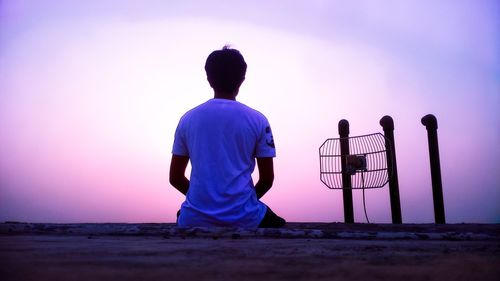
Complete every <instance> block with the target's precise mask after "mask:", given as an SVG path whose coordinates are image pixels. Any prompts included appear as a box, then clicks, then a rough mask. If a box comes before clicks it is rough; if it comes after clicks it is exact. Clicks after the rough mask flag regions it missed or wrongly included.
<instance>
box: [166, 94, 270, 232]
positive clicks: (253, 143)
mask: <svg viewBox="0 0 500 281" xmlns="http://www.w3.org/2000/svg"><path fill="white" fill-rule="evenodd" d="M172 152H173V154H175V155H184V156H189V158H190V160H191V163H192V170H191V176H190V185H189V191H188V193H187V195H186V201H185V202H184V203H183V205H182V207H181V215H180V217H179V225H180V226H203V225H206V226H210V225H221V226H224V225H231V226H240V227H257V226H258V225H259V222H260V221H261V220H262V219H263V217H264V215H265V212H266V206H265V205H264V204H262V203H261V202H260V201H259V200H258V198H257V196H256V194H255V190H254V184H253V182H252V177H251V174H252V172H253V170H254V168H255V157H274V156H275V154H276V152H275V149H274V143H273V141H272V133H271V130H270V126H269V123H268V121H267V119H266V118H265V117H264V115H262V114H261V113H259V112H258V111H255V110H253V109H251V108H250V107H248V106H246V105H244V104H241V103H239V102H237V101H234V100H228V99H211V100H209V101H207V102H206V103H203V104H201V105H199V106H197V107H196V108H194V109H192V110H190V111H188V112H187V113H186V114H185V115H184V116H183V117H182V118H181V121H180V122H179V126H178V128H177V130H176V135H175V141H174V148H173V151H172Z"/></svg>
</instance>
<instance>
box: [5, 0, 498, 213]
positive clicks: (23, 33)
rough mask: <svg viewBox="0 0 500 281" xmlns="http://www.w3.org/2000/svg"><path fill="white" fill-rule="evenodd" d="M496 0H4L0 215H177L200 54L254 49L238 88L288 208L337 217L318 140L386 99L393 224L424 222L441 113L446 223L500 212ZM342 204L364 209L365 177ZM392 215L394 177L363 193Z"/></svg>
mask: <svg viewBox="0 0 500 281" xmlns="http://www.w3.org/2000/svg"><path fill="white" fill-rule="evenodd" d="M499 3H500V2H498V1H493V0H492V1H488V0H479V1H475V0H470V1H465V0H464V1H454V0H443V1H431V0H428V1H404V0H403V1H375V0H373V1H368V0H366V1H327V0H324V1H319V0H313V1H284V0H276V1H201V0H199V1H195V0H191V1H174V0H172V1H138V0H137V1H124V0H119V1H118V0H104V1H98V0H91V1H76V0H75V1H55V0H54V1H49V0H40V1H35V0H33V1H29V0H26V1H15V0H2V1H0V221H5V220H15V221H30V222H173V221H174V220H175V212H176V211H177V210H178V208H179V206H180V204H181V203H182V201H183V196H182V195H181V194H180V193H179V192H178V191H176V190H175V189H174V188H172V187H171V186H170V185H169V183H168V170H169V162H170V157H171V146H172V142H173V134H174V130H175V126H176V125H177V122H178V120H179V118H180V117H181V115H182V114H183V113H184V112H185V111H187V110H188V109H190V108H192V107H194V106H196V105H197V104H199V103H202V102H204V101H206V100H208V99H209V98H211V97H212V91H211V89H210V87H209V85H208V83H207V82H206V76H205V73H204V70H203V66H204V63H205V59H206V57H207V56H208V54H209V53H210V52H211V51H213V50H215V49H219V48H221V47H222V46H223V45H225V44H231V45H232V46H233V47H234V48H237V49H239V50H240V51H241V52H242V54H243V55H244V57H245V59H246V61H247V63H248V72H247V76H246V81H245V82H244V84H243V86H242V88H241V90H240V94H239V96H238V99H239V101H241V102H243V103H246V104H248V105H249V106H251V107H254V108H255V109H257V110H259V111H261V112H263V113H264V114H265V115H266V116H267V117H268V119H269V120H270V122H271V126H272V128H273V132H274V139H275V142H276V146H277V153H278V157H277V158H276V159H275V173H276V179H275V184H274V187H273V188H272V190H271V191H270V192H269V193H268V194H266V196H265V197H264V198H263V201H264V202H265V203H267V204H269V206H271V207H272V208H273V210H274V211H276V212H277V213H278V214H281V215H283V216H284V217H285V218H286V219H287V220H289V221H321V222H331V221H343V218H344V217H343V207H342V192H341V191H340V190H329V189H328V188H327V187H326V186H324V185H323V184H322V183H321V181H320V180H319V157H318V148H319V146H320V145H321V144H322V143H323V141H324V140H325V139H326V138H330V137H337V136H338V132H337V124H338V121H339V120H341V119H347V120H349V122H350V124H351V135H352V136H355V135H362V134H369V133H375V132H381V131H382V129H381V127H380V126H379V120H380V118H381V117H382V116H384V115H391V116H392V117H393V118H394V122H395V132H394V133H395V142H396V154H397V162H398V171H399V186H400V196H401V206H402V216H403V222H408V223H426V222H434V214H433V205H432V190H431V180H430V168H429V161H428V159H429V156H428V150H427V135H426V130H425V127H424V126H422V125H421V123H420V119H421V117H422V116H424V115H426V114H428V113H432V114H434V115H435V116H436V117H437V119H438V124H439V129H438V136H439V141H440V143H439V144H440V152H441V170H442V177H443V192H444V204H445V210H446V219H447V222H450V223H460V222H484V223H492V222H497V223H498V222H500V204H499V201H500V171H499V168H498V167H499V164H498V161H499V159H500V148H499V144H500V114H499V112H500V4H499ZM353 195H354V214H355V220H356V221H357V222H364V221H365V219H364V213H363V205H362V193H361V191H354V192H353ZM366 200H367V201H366V206H367V211H368V216H369V218H370V221H371V222H379V223H383V222H390V221H391V214H390V205H389V193H388V187H387V186H386V187H383V188H381V189H373V190H367V191H366Z"/></svg>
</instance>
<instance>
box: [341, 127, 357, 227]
mask: <svg viewBox="0 0 500 281" xmlns="http://www.w3.org/2000/svg"><path fill="white" fill-rule="evenodd" d="M339 135H340V155H341V157H340V159H341V161H340V162H341V167H342V187H343V189H342V193H343V197H344V198H343V199H344V221H345V223H354V211H353V204H352V185H351V175H350V174H348V173H347V163H346V160H345V159H346V156H347V155H349V121H347V120H345V119H342V120H340V121H339Z"/></svg>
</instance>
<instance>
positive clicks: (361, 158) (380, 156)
mask: <svg viewBox="0 0 500 281" xmlns="http://www.w3.org/2000/svg"><path fill="white" fill-rule="evenodd" d="M341 143H344V144H348V146H349V153H348V154H346V155H342V154H341ZM389 145H390V143H389V141H388V140H387V139H386V138H385V137H384V135H382V134H381V133H375V134H369V135H363V136H355V137H347V138H330V139H327V140H326V141H325V142H324V143H323V144H322V145H321V146H320V148H319V159H320V179H321V181H322V182H323V183H324V184H325V185H326V186H327V187H328V188H330V189H345V188H352V189H367V188H380V187H383V186H384V185H386V184H387V183H388V182H389V179H390V176H391V175H389V172H388V171H389V170H388V162H387V149H390V147H387V146H389ZM391 170H392V169H391ZM343 174H347V175H349V176H350V179H351V186H350V187H346V186H345V185H344V184H343V180H342V178H343Z"/></svg>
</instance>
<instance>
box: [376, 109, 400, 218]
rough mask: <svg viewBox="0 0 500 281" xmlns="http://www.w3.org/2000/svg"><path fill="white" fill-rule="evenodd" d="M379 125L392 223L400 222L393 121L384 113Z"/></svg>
mask: <svg viewBox="0 0 500 281" xmlns="http://www.w3.org/2000/svg"><path fill="white" fill-rule="evenodd" d="M379 123H380V125H381V126H382V128H383V129H384V135H385V137H386V140H385V148H386V155H387V173H388V174H389V196H390V200H391V214H392V223H397V224H401V223H403V219H402V218H401V203H400V200H399V180H398V165H397V163H396V144H395V143H394V121H393V120H392V117H391V116H389V115H386V116H384V117H382V119H380V122H379Z"/></svg>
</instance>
